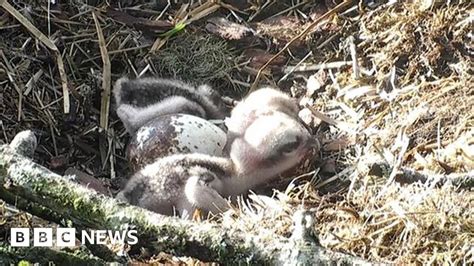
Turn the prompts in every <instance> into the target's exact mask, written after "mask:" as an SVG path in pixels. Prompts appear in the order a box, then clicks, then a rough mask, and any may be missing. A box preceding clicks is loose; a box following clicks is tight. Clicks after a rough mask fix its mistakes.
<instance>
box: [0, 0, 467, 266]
mask: <svg viewBox="0 0 474 266" xmlns="http://www.w3.org/2000/svg"><path fill="white" fill-rule="evenodd" d="M96 2H100V1H96ZM125 2H127V1H122V2H121V4H122V5H123V6H122V7H123V10H122V11H124V13H127V12H128V13H130V14H132V15H134V16H135V18H137V17H139V18H141V19H147V20H152V19H153V20H155V19H157V18H159V20H160V21H168V20H171V22H176V21H173V19H172V18H173V17H174V18H176V17H179V15H180V12H179V10H176V9H172V10H168V11H167V12H166V14H167V16H168V17H166V16H165V17H166V18H167V19H165V18H163V17H162V15H161V12H159V11H156V10H147V11H143V10H142V9H140V8H135V7H134V6H132V5H135V4H136V3H125ZM131 2H133V1H131ZM136 2H137V1H136ZM138 2H140V1H138ZM158 2H160V1H158ZM229 2H235V3H234V4H235V5H236V6H239V7H240V6H242V7H241V8H242V10H241V11H242V13H238V14H245V12H247V14H248V15H249V16H248V17H247V19H248V22H249V23H252V22H253V21H254V20H258V19H259V16H263V17H265V16H268V14H277V15H278V14H279V15H282V14H283V15H286V16H293V17H297V18H300V19H301V17H300V14H302V13H304V14H309V13H310V12H313V13H312V14H318V12H319V11H318V8H319V6H318V5H317V4H314V5H313V4H307V3H302V4H298V5H296V6H291V5H290V4H288V3H287V1H286V2H285V4H284V6H283V7H282V9H279V10H271V6H272V5H269V6H267V7H262V6H256V5H255V4H251V3H243V2H242V1H229ZM282 2H283V1H282ZM94 4H96V6H97V7H92V6H88V5H86V4H85V3H84V2H83V1H73V2H71V3H67V4H64V5H62V6H55V9H52V10H50V11H49V12H48V9H47V8H46V7H45V6H44V4H43V5H40V4H38V3H37V2H36V1H27V2H25V3H24V4H22V5H15V8H16V9H18V10H20V11H21V12H22V14H23V15H24V16H25V17H26V18H28V20H29V21H30V22H31V23H33V25H35V26H36V27H37V28H38V29H39V30H40V31H41V32H43V33H45V34H46V35H48V36H49V38H50V39H51V40H54V43H55V44H56V46H57V47H58V49H59V50H60V51H61V55H62V58H63V60H64V68H65V71H66V75H67V78H68V85H69V87H68V89H69V91H70V95H71V98H70V105H71V110H70V113H69V114H67V115H64V112H63V100H64V99H63V94H62V91H61V90H62V89H61V88H62V84H63V82H62V80H61V78H60V75H59V74H58V70H59V69H58V68H59V66H58V65H57V63H56V61H55V58H56V56H55V54H54V53H53V52H52V51H51V49H49V48H48V47H46V46H45V45H44V44H43V43H42V42H40V41H39V40H37V39H36V38H33V37H32V35H31V34H30V32H29V31H28V29H25V28H23V27H22V26H21V25H20V24H19V23H18V22H17V21H16V20H15V19H14V18H12V17H11V16H8V14H6V13H5V12H3V11H2V12H3V13H1V12H0V27H1V31H2V37H3V38H2V39H1V40H0V109H1V112H0V117H1V124H0V126H1V128H0V129H1V134H0V136H1V137H0V143H2V144H3V143H8V142H9V141H10V140H11V139H12V138H13V136H14V135H15V134H16V133H18V132H19V131H21V130H23V129H33V130H34V131H35V133H36V134H37V135H38V136H39V137H40V138H39V148H38V150H37V153H36V154H35V160H37V161H38V162H39V163H40V164H42V165H44V166H46V167H48V168H50V169H52V170H54V171H56V172H58V173H59V174H63V173H64V172H65V170H66V169H67V168H69V167H73V168H76V169H80V170H81V171H83V172H86V173H88V174H90V175H93V176H95V177H98V178H101V179H102V180H103V182H105V183H108V182H111V181H110V180H114V177H117V176H119V177H120V176H125V175H127V174H128V173H127V169H126V167H125V166H126V160H125V158H124V152H123V151H124V150H125V144H126V143H127V138H126V136H125V132H124V129H123V127H122V125H121V124H120V122H119V120H118V119H117V118H116V116H115V114H114V112H113V105H112V108H111V110H110V116H108V125H109V126H108V128H107V130H103V129H102V128H101V124H100V117H101V114H102V111H101V100H102V95H101V89H100V88H101V86H102V81H103V78H105V76H104V72H103V69H104V66H103V61H102V54H101V50H100V43H101V42H100V40H99V38H98V31H97V27H99V28H100V29H101V31H102V35H103V37H104V43H105V44H106V48H107V53H108V55H109V60H110V65H111V70H110V73H108V74H107V75H109V76H108V78H110V79H111V80H112V81H113V80H115V79H117V78H119V77H120V76H122V75H129V76H138V75H160V76H171V77H179V78H182V79H185V80H190V81H193V82H196V83H202V82H208V83H211V84H214V85H217V86H218V88H219V89H220V90H221V91H222V92H223V93H224V94H229V93H231V92H230V91H229V88H231V87H232V88H234V86H236V84H237V85H238V86H243V87H244V88H245V87H250V86H249V85H250V83H251V81H252V80H253V79H254V78H255V73H256V72H257V70H258V67H259V66H261V65H263V64H262V63H261V61H262V60H263V59H262V58H264V59H265V60H263V63H265V62H266V61H267V60H268V59H269V58H271V56H272V55H273V54H272V53H273V52H275V51H277V50H279V49H281V48H282V44H286V43H287V42H288V40H290V39H292V38H293V37H294V34H295V32H300V31H298V30H291V29H287V30H282V31H275V32H273V31H271V30H266V31H265V30H261V31H259V32H262V33H261V34H262V35H258V36H257V35H255V38H256V39H258V40H252V41H253V42H252V45H248V43H249V42H248V40H246V42H245V44H246V46H244V45H242V43H239V41H238V40H237V41H235V40H233V41H232V43H231V42H230V41H225V40H220V39H217V38H216V37H210V35H207V34H204V33H203V32H202V28H203V25H202V24H199V22H196V23H195V24H191V25H195V27H192V26H190V27H187V28H186V31H185V32H179V33H178V34H174V35H172V36H171V37H170V38H165V39H166V42H163V43H160V42H159V40H162V37H163V36H164V35H162V34H163V33H166V32H169V31H170V30H172V29H173V27H172V26H170V25H173V24H172V23H170V22H168V24H167V23H164V24H160V25H157V24H156V23H152V24H149V23H148V24H147V23H144V22H143V21H142V20H139V19H137V20H136V21H135V22H134V23H131V22H130V21H131V20H130V18H128V20H127V17H126V16H125V15H124V14H123V13H119V14H118V13H110V11H109V9H107V8H105V3H102V2H101V3H100V4H98V3H94ZM172 7H176V6H175V5H172ZM191 7H199V4H196V3H194V4H193V5H192V6H191ZM355 8H357V7H355ZM359 8H360V9H359V13H360V15H359V16H353V15H351V12H348V13H346V14H345V15H343V16H338V17H337V18H336V19H333V20H331V21H329V22H327V23H326V24H325V26H324V27H322V28H316V29H315V30H314V31H312V32H311V33H310V34H309V35H308V36H307V38H306V39H305V40H301V42H300V43H298V44H297V45H296V46H292V47H290V49H289V50H288V53H287V55H286V57H283V58H282V59H281V58H278V59H277V60H275V62H277V63H278V64H279V65H278V64H276V65H275V64H272V65H270V68H271V72H268V73H266V74H267V76H266V82H268V83H273V84H276V83H278V84H279V85H280V86H281V87H285V88H287V89H289V90H290V91H291V92H292V94H293V96H297V97H299V98H300V100H301V102H302V103H304V106H307V108H308V109H309V110H310V111H311V112H309V111H308V112H309V113H312V114H313V116H311V117H310V119H309V120H308V121H307V122H308V124H309V125H311V126H312V127H313V129H314V131H315V132H316V133H317V134H318V135H319V136H321V143H322V148H323V149H322V151H321V155H322V156H321V158H322V160H321V161H319V162H318V164H317V165H316V167H314V166H313V167H312V169H310V170H311V171H313V172H312V174H310V175H307V176H310V178H309V179H308V178H306V179H297V181H295V182H292V183H290V185H289V186H287V188H286V190H285V189H283V190H282V191H280V192H275V195H274V197H267V196H255V195H254V196H250V197H249V198H250V200H243V201H242V202H241V204H240V206H239V207H240V208H239V210H236V211H235V212H231V213H227V214H225V215H224V216H223V217H222V219H219V222H220V223H221V224H222V226H224V227H228V228H229V230H235V228H240V229H239V230H241V231H243V232H245V233H251V234H254V235H256V236H258V237H261V238H265V237H271V236H272V235H273V234H276V235H281V236H285V237H287V236H289V235H290V232H291V224H292V219H291V216H292V215H293V213H294V212H295V210H296V209H298V208H300V207H301V208H303V207H304V208H307V209H311V210H312V211H313V212H314V215H315V218H316V225H315V228H314V229H315V232H316V234H317V236H318V237H319V239H320V242H321V244H322V245H323V246H325V247H327V248H330V249H334V250H338V251H343V252H347V253H351V254H353V255H356V256H359V257H363V258H365V259H368V260H371V261H375V262H385V263H397V264H426V263H434V264H446V263H447V264H467V263H469V262H470V263H472V262H473V260H474V254H473V252H472V243H474V233H473V232H474V193H473V192H472V188H471V189H459V188H457V187H455V186H453V185H450V184H449V183H447V184H445V185H442V186H438V185H433V183H430V182H428V183H425V184H420V183H412V184H405V185H402V184H399V183H397V182H393V180H390V178H388V177H387V176H385V177H382V178H381V177H380V176H378V175H373V174H372V173H370V172H369V171H366V169H365V168H364V167H365V166H366V165H367V164H369V162H370V161H373V160H382V161H385V162H388V163H389V164H390V165H392V166H393V169H394V170H393V169H392V170H393V171H394V172H396V171H397V170H399V169H401V168H410V169H415V170H416V171H419V172H421V173H426V174H428V175H430V174H444V175H448V174H467V173H469V172H471V173H472V171H473V170H474V153H473V150H474V136H473V134H474V132H473V127H474V107H473V105H472V103H473V102H474V89H473V88H472V85H471V84H474V79H473V78H472V74H473V70H472V55H473V49H474V47H472V44H470V41H471V40H470V39H469V38H470V37H469V34H470V31H471V26H472V10H470V9H469V8H470V6H469V2H468V1H458V2H456V3H450V4H439V3H438V2H437V1H421V2H420V3H418V2H416V1H414V2H410V3H392V4H388V5H382V6H379V7H375V8H373V9H369V8H364V7H359ZM125 11H126V12H125ZM93 12H95V14H96V15H97V19H96V20H94V18H93V15H92V13H93ZM220 12H222V13H219V14H220V15H223V14H224V15H228V14H229V10H221V11H220ZM233 12H234V11H233ZM264 15H265V16H264ZM232 16H237V15H236V13H235V12H234V13H233V14H232ZM232 16H230V17H232ZM198 21H199V20H198ZM308 23H310V22H306V24H308ZM264 24H265V21H261V23H260V24H259V25H260V26H261V25H264ZM306 24H305V22H301V23H299V24H298V25H299V26H298V27H305V25H306ZM259 25H257V26H256V27H257V29H258V27H260V26H259ZM272 34H275V36H272ZM282 34H283V35H285V34H288V35H291V36H281V35H282ZM262 39H264V40H267V41H268V42H265V43H266V44H267V45H268V47H266V48H267V49H262V50H259V51H257V52H253V53H245V51H244V50H246V49H247V50H250V48H252V49H253V48H254V46H255V43H259V44H260V45H261V40H262ZM351 39H352V44H350V43H349V44H347V43H344V42H345V41H346V40H351ZM282 40H284V41H282ZM157 44H159V45H158V47H159V49H158V50H157V51H155V53H151V52H150V50H151V49H152V48H156V47H157ZM236 44H237V45H236ZM239 44H240V46H239ZM351 45H355V47H356V49H355V50H356V58H357V59H356V60H351V57H353V55H351V52H350V46H351ZM470 45H471V46H470ZM348 47H349V48H348ZM295 51H296V52H295ZM310 51H312V52H311V53H312V55H313V56H308V57H303V56H304V55H305V54H307V53H309V52H310ZM239 53H241V54H242V55H240V56H239ZM300 54H303V56H300ZM354 61H355V62H354ZM322 63H337V64H339V65H340V66H339V67H336V68H331V69H327V68H325V67H321V65H322ZM259 64H260V65H259ZM237 65H239V66H238V69H237V68H236V67H237ZM301 65H304V66H305V67H306V68H305V69H311V68H313V69H322V70H320V71H319V72H317V73H316V74H314V72H315V71H312V72H311V71H306V70H301V71H300V70H297V68H295V66H301ZM285 69H286V70H288V69H289V71H287V72H285V71H284V70H285ZM276 70H280V71H276ZM233 71H237V72H238V73H237V74H236V75H235V76H234V75H233V74H229V73H230V72H233ZM282 72H283V73H290V74H289V75H291V77H292V79H291V82H285V81H284V79H283V78H282V80H280V82H279V81H278V80H279V79H280V78H281V76H282ZM268 74H272V75H268ZM237 79H238V80H239V81H238V82H236V81H237ZM286 79H288V78H286ZM314 80H317V81H318V82H319V83H320V85H319V86H316V87H312V86H314V84H313V83H311V82H310V81H314ZM288 83H289V84H288ZM311 84H313V85H311ZM240 89H242V88H241V87H240ZM232 93H233V92H232ZM315 110H316V111H317V112H314V111H315ZM318 112H319V113H318ZM321 113H322V114H324V116H322V115H318V114H321ZM102 115H103V114H102ZM389 174H390V173H389ZM286 184H287V183H286ZM286 184H285V185H286ZM341 184H342V185H341ZM112 187H113V186H112ZM323 191H331V193H322V192H323ZM1 211H2V209H1V208H0V214H1ZM0 222H1V219H0ZM9 222H10V221H9Z"/></svg>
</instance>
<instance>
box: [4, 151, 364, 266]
mask: <svg viewBox="0 0 474 266" xmlns="http://www.w3.org/2000/svg"><path fill="white" fill-rule="evenodd" d="M22 154H25V153H24V152H22ZM0 186H1V187H3V190H4V191H7V192H8V193H2V194H1V195H0V198H2V199H3V198H4V197H5V196H4V195H6V194H9V195H10V197H11V195H16V196H17V197H20V198H23V199H25V200H26V201H28V202H31V203H33V204H34V205H35V206H37V205H39V206H42V207H44V208H47V209H50V210H54V213H55V214H57V215H60V216H61V217H63V218H65V219H68V220H70V221H72V224H73V225H74V227H76V228H91V229H105V230H124V229H127V228H133V229H136V230H137V232H138V238H139V243H138V244H137V245H136V246H137V247H145V248H148V249H149V250H150V251H151V252H152V253H158V252H160V251H162V252H166V253H169V254H173V255H178V256H190V257H194V258H197V259H200V260H203V261H216V262H220V263H223V264H236V263H251V264H262V263H263V264H268V263H272V264H273V263H277V264H288V265H295V264H299V265H306V264H315V263H316V264H322V265H325V264H328V265H332V264H336V263H339V264H341V263H343V264H346V263H347V264H353V263H359V264H360V263H364V261H362V260H359V259H358V258H355V257H352V256H349V255H345V254H342V253H335V252H332V251H329V250H326V249H323V248H322V247H321V246H320V245H319V244H318V242H317V240H316V239H315V238H314V237H308V236H309V235H310V233H308V232H310V231H311V228H312V226H308V222H307V221H308V220H311V219H309V218H307V217H306V216H307V214H304V215H303V216H301V215H300V216H301V217H306V218H304V219H302V218H300V219H299V220H297V221H296V224H295V228H296V229H295V233H294V234H293V236H292V238H290V239H285V238H283V237H278V236H275V238H274V239H273V240H270V241H269V240H266V241H265V242H263V240H260V239H257V238H256V237H254V236H252V235H248V234H244V233H242V232H240V231H239V230H238V229H235V230H228V229H227V230H224V229H223V228H221V227H219V226H218V225H217V224H211V223H206V222H203V223H194V222H191V221H186V220H182V219H178V218H175V217H168V216H163V215H159V214H156V213H153V212H150V211H147V210H144V209H142V208H138V207H135V206H130V205H128V204H125V203H121V202H118V201H116V200H115V199H113V198H110V197H107V196H104V195H101V194H98V193H96V192H95V191H92V190H89V189H87V188H86V187H82V186H80V185H78V184H75V183H73V182H71V181H70V180H68V179H66V178H64V177H62V176H59V175H57V174H55V173H52V172H51V171H49V170H48V169H46V168H44V167H42V166H40V165H38V164H36V163H34V162H32V161H31V160H30V159H28V158H26V157H24V156H22V155H20V154H18V153H17V152H16V150H14V149H12V147H10V146H8V145H3V146H0ZM19 207H20V208H21V207H22V206H19ZM37 209H40V210H41V211H39V212H36V210H37ZM29 211H31V212H32V214H35V215H38V216H39V217H42V218H43V217H44V216H49V215H50V214H49V212H44V210H43V208H30V209H29ZM45 218H46V219H47V218H48V217H45Z"/></svg>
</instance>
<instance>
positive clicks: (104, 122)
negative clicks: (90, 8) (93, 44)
mask: <svg viewBox="0 0 474 266" xmlns="http://www.w3.org/2000/svg"><path fill="white" fill-rule="evenodd" d="M92 17H93V18H94V23H95V28H96V31H97V37H98V39H99V48H100V54H101V56H102V64H103V67H104V69H103V70H102V100H101V104H100V126H101V127H102V128H103V129H104V130H106V131H107V129H108V124H109V107H110V80H111V78H110V59H109V54H108V53H107V44H106V43H105V38H104V34H103V33H102V29H101V27H100V24H99V20H98V19H97V15H96V12H92Z"/></svg>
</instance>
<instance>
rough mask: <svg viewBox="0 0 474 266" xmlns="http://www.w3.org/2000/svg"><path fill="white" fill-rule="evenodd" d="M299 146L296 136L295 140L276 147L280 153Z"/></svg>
mask: <svg viewBox="0 0 474 266" xmlns="http://www.w3.org/2000/svg"><path fill="white" fill-rule="evenodd" d="M299 146H300V139H299V138H296V140H294V141H291V142H288V143H286V144H284V145H283V146H281V147H280V148H279V149H278V151H279V152H280V153H290V152H292V151H294V150H296V149H297V148H298V147H299Z"/></svg>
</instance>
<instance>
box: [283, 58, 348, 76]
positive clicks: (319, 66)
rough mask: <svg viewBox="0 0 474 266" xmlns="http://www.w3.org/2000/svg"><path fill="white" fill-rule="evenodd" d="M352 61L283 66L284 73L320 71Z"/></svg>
mask: <svg viewBox="0 0 474 266" xmlns="http://www.w3.org/2000/svg"><path fill="white" fill-rule="evenodd" d="M351 63H352V62H349V61H338V62H329V63H322V64H316V65H302V66H298V64H297V65H295V66H286V67H284V68H283V73H285V74H287V75H288V74H290V73H291V72H305V71H318V70H321V69H332V68H341V67H344V66H350V65H351Z"/></svg>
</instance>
